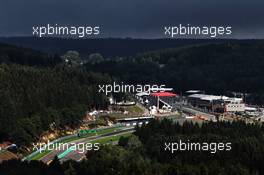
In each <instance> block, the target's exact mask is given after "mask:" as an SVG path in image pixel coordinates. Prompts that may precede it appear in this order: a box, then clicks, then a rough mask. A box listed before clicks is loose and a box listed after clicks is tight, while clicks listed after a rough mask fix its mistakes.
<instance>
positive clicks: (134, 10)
mask: <svg viewBox="0 0 264 175" xmlns="http://www.w3.org/2000/svg"><path fill="white" fill-rule="evenodd" d="M0 3H1V5H0V36H21V35H31V33H32V26H37V25H46V24H48V23H50V24H59V25H75V26H79V25H81V26H88V25H99V26H101V32H102V33H103V37H133V38H161V37H162V36H163V35H162V34H163V26H165V25H172V26H173V25H174V26H175V25H178V24H180V23H182V24H191V25H200V26H202V25H206V26H210V25H216V26H220V25H224V26H228V25H229V26H232V27H233V35H232V37H233V38H264V0H2V1H1V2H0Z"/></svg>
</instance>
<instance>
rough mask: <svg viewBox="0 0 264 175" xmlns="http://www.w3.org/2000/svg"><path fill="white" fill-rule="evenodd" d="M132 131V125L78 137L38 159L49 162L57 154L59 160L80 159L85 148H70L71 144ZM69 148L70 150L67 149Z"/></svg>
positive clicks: (83, 155)
mask: <svg viewBox="0 0 264 175" xmlns="http://www.w3.org/2000/svg"><path fill="white" fill-rule="evenodd" d="M131 132H134V127H132V128H131V127H129V128H124V129H122V130H119V131H115V132H112V133H107V134H102V135H97V136H91V137H87V138H80V139H78V140H75V141H72V142H68V143H66V144H68V145H70V146H69V147H68V148H67V147H65V148H61V147H60V149H54V150H53V151H51V152H50V153H48V154H47V155H45V156H44V157H42V158H41V159H40V160H41V161H43V162H44V163H49V162H51V161H52V160H53V159H54V157H55V156H56V155H57V156H60V155H61V156H62V157H61V159H60V161H66V160H70V159H72V160H76V161H80V160H82V159H83V158H84V157H85V155H86V153H87V150H82V151H80V150H76V149H74V150H73V149H71V146H72V145H73V144H75V145H78V144H84V143H89V142H91V141H96V140H100V139H104V138H107V137H112V136H115V135H116V136H118V135H122V134H125V133H131ZM69 149H70V150H69Z"/></svg>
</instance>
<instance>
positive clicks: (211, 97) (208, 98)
mask: <svg viewBox="0 0 264 175" xmlns="http://www.w3.org/2000/svg"><path fill="white" fill-rule="evenodd" d="M188 97H189V98H197V99H200V100H206V101H213V100H227V99H229V97H227V96H217V95H206V94H193V95H189V96H188Z"/></svg>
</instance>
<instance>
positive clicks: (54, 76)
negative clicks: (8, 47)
mask: <svg viewBox="0 0 264 175" xmlns="http://www.w3.org/2000/svg"><path fill="white" fill-rule="evenodd" d="M110 81H111V79H110V78H109V77H108V76H106V75H101V74H95V73H90V72H87V71H85V70H83V69H79V68H71V67H67V66H64V65H58V66H56V67H50V68H34V67H28V66H21V65H15V64H13V65H6V64H2V65H0V99H1V100H0V140H4V139H5V140H6V139H9V140H11V141H13V142H14V143H16V144H18V145H19V146H20V145H27V144H29V143H31V142H32V141H34V140H37V139H38V136H40V134H41V133H42V132H43V131H46V130H48V129H50V124H52V123H54V122H55V125H56V127H58V128H62V129H63V128H64V127H66V126H67V127H76V126H78V125H79V124H80V122H81V119H82V118H83V117H84V114H85V111H87V110H91V109H104V108H106V107H107V105H108V104H107V103H108V101H107V98H106V96H104V94H101V93H98V84H100V83H105V82H110Z"/></svg>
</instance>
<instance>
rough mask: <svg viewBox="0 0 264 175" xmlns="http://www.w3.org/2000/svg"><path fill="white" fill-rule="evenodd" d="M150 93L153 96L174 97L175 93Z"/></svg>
mask: <svg viewBox="0 0 264 175" xmlns="http://www.w3.org/2000/svg"><path fill="white" fill-rule="evenodd" d="M150 95H152V96H155V97H175V96H177V94H174V93H171V92H156V93H151V94H150Z"/></svg>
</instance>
